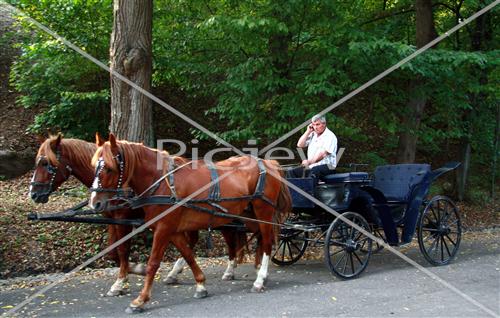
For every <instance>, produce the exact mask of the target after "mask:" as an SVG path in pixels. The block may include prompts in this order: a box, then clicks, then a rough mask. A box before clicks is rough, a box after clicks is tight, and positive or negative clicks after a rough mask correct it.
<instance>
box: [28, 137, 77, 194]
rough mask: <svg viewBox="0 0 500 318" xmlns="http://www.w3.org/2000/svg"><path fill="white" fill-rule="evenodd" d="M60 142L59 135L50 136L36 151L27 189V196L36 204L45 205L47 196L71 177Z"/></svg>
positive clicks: (70, 170)
mask: <svg viewBox="0 0 500 318" xmlns="http://www.w3.org/2000/svg"><path fill="white" fill-rule="evenodd" d="M61 141H62V135H61V134H58V135H57V136H51V137H49V138H48V139H46V140H45V141H43V142H42V144H41V145H40V148H39V149H38V154H37V156H36V164H35V171H34V172H33V176H32V178H31V182H30V188H29V196H30V197H31V199H32V200H33V201H35V202H36V203H46V202H47V201H48V200H49V195H50V194H51V193H52V192H54V191H55V190H57V188H59V186H60V185H61V184H62V183H63V182H64V181H66V180H67V179H68V178H69V177H70V176H71V173H72V169H71V167H70V165H69V162H68V160H67V158H65V156H63V153H62V149H61Z"/></svg>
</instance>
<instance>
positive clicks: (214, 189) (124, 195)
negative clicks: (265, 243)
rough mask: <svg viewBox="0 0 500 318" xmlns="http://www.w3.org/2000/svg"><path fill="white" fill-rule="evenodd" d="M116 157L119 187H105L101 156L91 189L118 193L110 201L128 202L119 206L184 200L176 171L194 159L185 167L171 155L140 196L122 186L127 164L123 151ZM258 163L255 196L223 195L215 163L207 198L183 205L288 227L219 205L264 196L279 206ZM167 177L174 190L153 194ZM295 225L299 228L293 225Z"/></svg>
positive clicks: (136, 205) (226, 216)
mask: <svg viewBox="0 0 500 318" xmlns="http://www.w3.org/2000/svg"><path fill="white" fill-rule="evenodd" d="M114 159H115V160H116V161H117V162H118V167H119V177H118V184H117V188H116V189H109V188H102V186H101V182H100V178H99V174H100V173H101V172H102V170H103V169H104V160H103V159H102V158H100V159H99V160H98V163H97V166H96V178H97V180H98V187H97V188H90V191H95V192H111V193H116V194H117V195H116V196H115V197H112V198H110V199H109V200H108V201H116V200H122V201H124V204H119V205H115V208H130V209H137V208H142V207H144V206H148V205H175V204H177V203H179V202H181V201H182V200H183V199H182V198H179V197H177V195H176V193H175V185H174V173H175V172H176V171H178V170H180V169H181V168H183V167H185V166H187V165H188V164H190V163H192V161H189V162H187V163H185V164H183V165H181V166H178V167H175V165H174V162H173V160H172V158H171V157H168V159H169V166H168V170H167V173H166V174H164V175H163V176H161V177H160V178H159V179H158V180H156V181H155V182H154V183H153V184H152V185H150V186H149V187H148V188H147V189H146V190H144V191H143V192H142V193H141V194H139V195H138V196H134V193H133V191H132V190H131V189H129V188H127V189H123V188H121V187H122V183H123V170H124V166H125V161H124V159H123V156H122V155H121V154H120V153H118V154H117V155H116V156H115V157H114ZM257 165H258V168H259V179H258V180H257V185H256V186H255V192H254V193H253V194H251V195H244V196H239V197H227V198H221V197H220V185H219V180H218V174H217V171H216V168H215V166H214V165H211V164H210V165H207V168H208V169H209V170H210V176H211V179H212V182H214V185H213V186H211V187H210V189H209V195H208V197H207V198H206V199H190V200H189V201H187V202H185V203H183V204H182V206H184V207H186V208H190V209H193V210H197V211H200V212H204V213H208V214H211V215H213V216H216V217H223V218H230V219H239V220H243V221H248V222H257V223H264V224H270V225H277V226H284V225H283V224H279V223H275V222H268V221H262V220H257V219H254V218H250V217H245V216H241V215H235V214H229V213H228V212H229V211H228V210H227V209H226V208H224V207H223V206H221V205H220V204H218V203H219V202H227V201H241V200H249V201H252V200H254V199H261V200H262V201H264V202H266V203H267V204H269V205H271V206H272V207H274V208H276V205H275V204H274V203H273V202H272V201H271V200H270V199H269V198H268V197H266V196H265V194H264V187H265V184H266V175H267V172H266V168H265V166H264V163H263V161H262V160H260V159H257ZM165 178H168V186H169V188H170V190H171V195H152V194H153V193H154V192H155V191H156V190H157V189H158V187H159V186H160V182H161V181H163V180H165ZM145 194H149V196H148V197H144V195H145ZM199 204H208V205H210V206H211V207H212V209H211V208H206V207H202V206H199ZM293 228H296V227H295V226H293Z"/></svg>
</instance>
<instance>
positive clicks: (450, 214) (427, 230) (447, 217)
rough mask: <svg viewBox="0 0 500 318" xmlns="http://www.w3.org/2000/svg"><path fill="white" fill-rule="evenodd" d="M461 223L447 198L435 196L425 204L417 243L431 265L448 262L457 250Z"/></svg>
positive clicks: (452, 204) (460, 235)
mask: <svg viewBox="0 0 500 318" xmlns="http://www.w3.org/2000/svg"><path fill="white" fill-rule="evenodd" d="M461 237H462V224H461V222H460V216H459V214H458V209H457V207H456V206H455V204H454V203H453V201H451V200H450V199H449V198H447V197H445V196H436V197H434V198H432V199H431V201H430V202H429V203H428V204H427V205H426V206H425V209H424V211H423V212H422V214H421V215H420V219H419V223H418V245H419V246H420V251H421V252H422V254H423V255H424V257H425V259H426V260H427V261H428V262H429V263H431V264H432V265H446V264H448V263H450V262H451V261H452V260H453V258H454V257H455V256H456V254H457V252H458V247H459V246H460V238H461Z"/></svg>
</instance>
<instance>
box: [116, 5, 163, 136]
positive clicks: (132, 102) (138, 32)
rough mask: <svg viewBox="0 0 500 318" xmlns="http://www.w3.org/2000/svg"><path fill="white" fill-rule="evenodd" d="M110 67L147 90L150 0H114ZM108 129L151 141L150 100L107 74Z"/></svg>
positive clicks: (150, 54)
mask: <svg viewBox="0 0 500 318" xmlns="http://www.w3.org/2000/svg"><path fill="white" fill-rule="evenodd" d="M113 18H114V19H113V21H114V22H113V33H112V34H111V47H110V61H111V70H112V71H114V72H118V73H120V74H122V75H123V76H126V77H127V78H129V79H130V80H131V81H132V82H134V83H135V84H137V85H138V86H139V87H141V88H143V89H145V90H147V91H150V90H151V74H152V41H151V38H152V19H153V0H114V4H113ZM110 131H111V132H112V133H114V134H115V135H116V136H117V137H118V138H120V139H127V140H130V141H137V142H144V143H145V144H147V145H152V144H153V111H152V102H151V100H150V99H149V98H148V97H147V96H145V95H144V94H142V93H140V92H139V91H137V90H136V89H134V88H132V87H131V86H130V85H128V84H127V83H125V82H123V81H121V80H119V79H118V78H116V77H114V76H113V75H111V124H110Z"/></svg>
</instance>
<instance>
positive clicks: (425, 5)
mask: <svg viewBox="0 0 500 318" xmlns="http://www.w3.org/2000/svg"><path fill="white" fill-rule="evenodd" d="M415 9H416V16H415V19H416V44H417V48H421V47H423V46H424V45H426V44H427V43H429V42H430V41H432V40H433V39H435V38H436V37H437V32H436V28H435V27H434V17H433V15H432V1H431V0H416V1H415ZM422 86H423V84H422V83H421V80H420V79H419V78H416V79H413V80H411V81H410V85H409V89H410V100H409V101H408V104H407V110H408V111H407V112H405V115H404V117H403V123H402V124H403V127H402V128H403V129H402V131H401V132H400V135H399V144H398V162H403V163H411V162H414V161H415V153H416V149H417V132H418V129H419V128H420V121H421V119H422V115H423V114H424V109H425V104H426V103H427V97H426V96H425V95H423V94H422Z"/></svg>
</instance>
